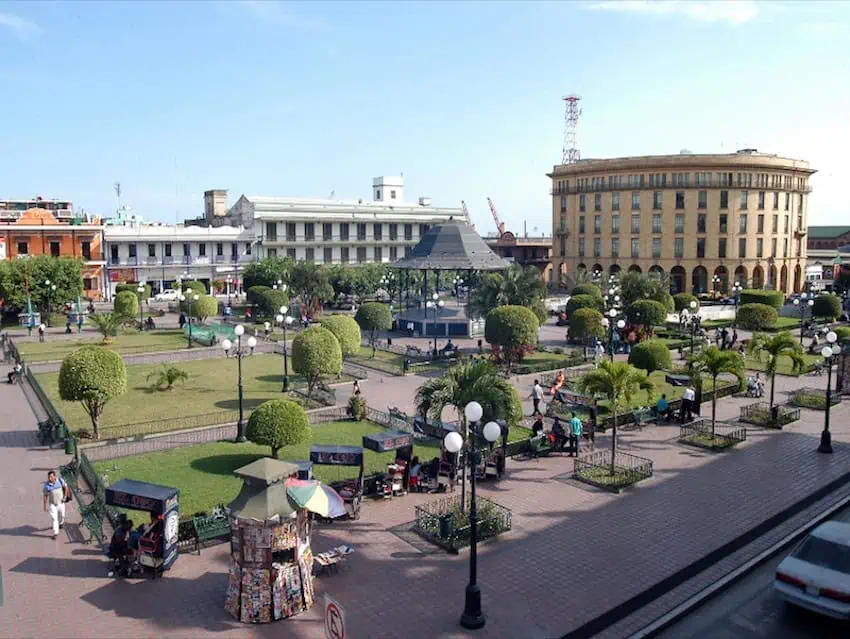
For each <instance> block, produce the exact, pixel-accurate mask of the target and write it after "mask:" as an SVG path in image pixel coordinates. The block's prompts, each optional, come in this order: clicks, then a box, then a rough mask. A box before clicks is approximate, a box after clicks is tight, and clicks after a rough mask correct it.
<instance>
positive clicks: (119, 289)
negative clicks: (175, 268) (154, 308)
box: [115, 282, 151, 300]
mask: <svg viewBox="0 0 850 639" xmlns="http://www.w3.org/2000/svg"><path fill="white" fill-rule="evenodd" d="M142 286H144V287H145V290H144V292H143V293H142V299H143V300H149V299H150V297H151V285H150V284H142ZM138 288H139V283H138V282H127V283H125V284H118V285H116V286H115V295H116V296H117V295H118V293H125V292H126V293H132V294H133V295H134V296H135V297H136V299H138V297H139V291H138Z"/></svg>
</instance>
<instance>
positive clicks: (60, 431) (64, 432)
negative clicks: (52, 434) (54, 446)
mask: <svg viewBox="0 0 850 639" xmlns="http://www.w3.org/2000/svg"><path fill="white" fill-rule="evenodd" d="M67 436H68V429H67V428H65V424H64V423H61V422H60V424H59V425H58V426H57V427H56V441H60V442H61V441H62V440H63V439H65V437H67Z"/></svg>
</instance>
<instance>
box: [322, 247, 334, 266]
mask: <svg viewBox="0 0 850 639" xmlns="http://www.w3.org/2000/svg"><path fill="white" fill-rule="evenodd" d="M333 261H334V250H333V249H332V248H330V247H328V246H326V247H325V248H324V249H323V250H322V262H323V263H324V264H331V263H332V262H333Z"/></svg>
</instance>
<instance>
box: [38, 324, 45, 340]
mask: <svg viewBox="0 0 850 639" xmlns="http://www.w3.org/2000/svg"><path fill="white" fill-rule="evenodd" d="M44 328H45V327H44V324H39V325H38V341H39V342H43V341H44Z"/></svg>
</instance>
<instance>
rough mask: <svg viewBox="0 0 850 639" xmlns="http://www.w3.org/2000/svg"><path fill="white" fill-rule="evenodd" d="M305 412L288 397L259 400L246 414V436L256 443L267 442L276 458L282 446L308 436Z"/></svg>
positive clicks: (300, 440)
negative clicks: (253, 408) (260, 402)
mask: <svg viewBox="0 0 850 639" xmlns="http://www.w3.org/2000/svg"><path fill="white" fill-rule="evenodd" d="M310 435H311V432H310V423H309V421H308V420H307V413H305V412H304V409H303V408H301V406H299V405H298V404H296V403H295V402H293V401H291V400H288V399H273V400H271V401H269V402H265V403H264V404H260V406H258V407H257V409H256V410H255V411H254V412H253V413H251V416H250V417H249V418H248V424H247V427H246V429H245V436H246V437H247V438H248V441H251V442H253V443H255V444H257V445H259V446H269V447H270V448H271V449H272V457H274V458H275V459H277V455H278V452H279V451H280V449H281V448H283V447H284V446H295V445H297V444H301V443H303V442H305V441H307V440H308V439H310Z"/></svg>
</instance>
